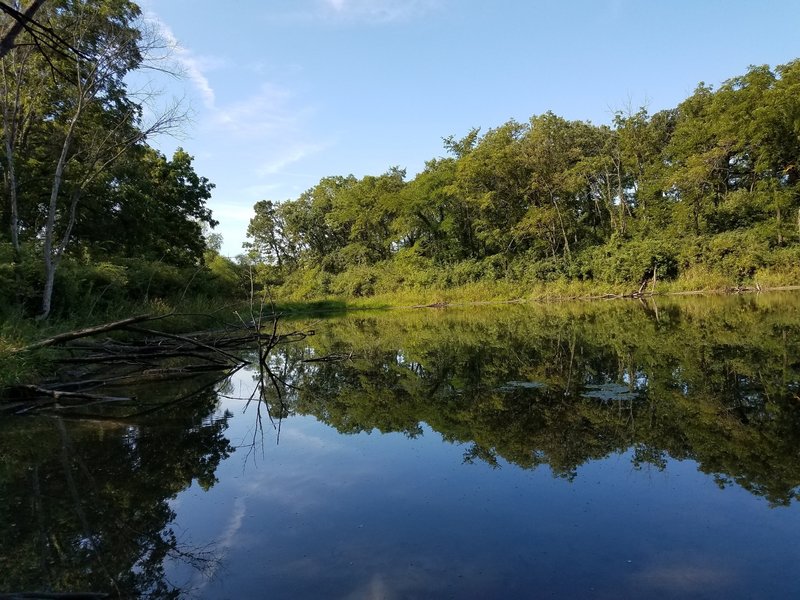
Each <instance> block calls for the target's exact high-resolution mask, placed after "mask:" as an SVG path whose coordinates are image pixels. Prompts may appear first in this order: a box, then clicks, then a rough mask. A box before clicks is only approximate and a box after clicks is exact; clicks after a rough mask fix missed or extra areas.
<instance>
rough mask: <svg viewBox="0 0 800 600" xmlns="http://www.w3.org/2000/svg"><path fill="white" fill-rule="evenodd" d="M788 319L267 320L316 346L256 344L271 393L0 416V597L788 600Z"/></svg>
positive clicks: (182, 391)
mask: <svg viewBox="0 0 800 600" xmlns="http://www.w3.org/2000/svg"><path fill="white" fill-rule="evenodd" d="M798 309H800V295H797V294H771V295H762V296H738V297H726V298H688V299H681V300H678V299H676V300H670V301H666V300H658V302H657V304H656V303H654V302H653V300H652V299H651V300H649V301H647V302H633V301H632V302H624V301H614V302H598V303H591V304H569V305H566V304H561V305H547V306H540V305H532V306H501V307H493V308H482V309H479V308H475V307H472V308H466V309H447V310H424V311H391V312H385V313H378V312H376V313H355V314H350V315H347V316H344V317H334V318H329V319H321V320H318V321H316V322H314V323H308V322H302V323H299V322H294V323H292V322H284V323H283V327H285V328H288V329H299V328H308V327H313V328H314V329H315V331H316V335H314V336H313V337H310V338H307V339H306V340H305V341H304V342H300V343H296V344H290V345H285V346H282V347H280V348H279V350H278V351H276V352H275V353H274V354H273V355H272V357H271V363H270V366H271V368H272V371H273V372H274V374H275V375H276V377H277V378H278V379H280V380H282V381H284V382H286V384H288V385H287V386H283V385H281V384H280V383H279V384H278V388H279V389H280V390H281V398H280V399H279V398H278V396H277V393H276V391H275V389H274V387H273V386H272V385H271V383H267V385H266V386H265V387H264V388H263V389H259V387H258V379H259V378H258V375H257V373H254V372H246V371H240V372H238V373H236V374H235V375H234V376H233V377H232V378H231V379H230V380H229V381H227V382H225V383H224V384H223V385H221V386H217V388H214V389H212V390H209V391H206V392H204V393H201V394H199V395H194V396H190V397H189V398H188V399H186V400H183V401H181V402H178V403H174V402H170V401H171V400H174V399H175V398H181V397H184V396H186V395H187V392H189V391H191V390H192V389H194V388H197V387H199V386H200V385H201V384H202V383H203V382H202V381H200V380H197V381H184V382H181V383H180V384H179V385H177V384H176V385H164V384H160V385H156V386H153V385H151V386H150V387H144V388H142V389H140V390H139V391H138V395H139V398H140V399H141V400H142V402H145V403H154V407H155V408H157V410H154V411H152V412H150V413H149V414H148V415H146V416H141V417H137V418H129V415H127V414H125V412H124V411H118V412H117V413H114V414H108V413H106V414H102V415H101V414H91V415H88V416H87V414H88V409H86V410H85V411H84V414H82V415H78V414H77V413H75V412H73V413H70V415H72V418H70V419H66V418H55V417H30V418H19V417H15V418H9V417H5V418H4V420H2V421H0V457H1V462H0V592H9V591H25V590H57V591H76V590H81V591H89V590H92V591H108V592H111V593H115V594H119V595H122V596H125V597H134V596H142V597H158V598H160V597H197V598H431V597H437V598H438V597H443V598H541V597H566V598H641V597H650V598H789V597H796V594H797V581H798V579H799V578H800V508H798V499H799V498H800V352H799V350H800V310H798ZM320 358H324V360H318V359H320ZM309 359H312V360H311V361H309ZM193 386H194V388H193ZM254 393H255V396H254V399H253V400H252V401H251V402H249V403H248V402H247V399H248V398H250V397H251V396H253V394H254ZM260 400H263V402H262V401H260ZM77 416H80V418H75V417H77Z"/></svg>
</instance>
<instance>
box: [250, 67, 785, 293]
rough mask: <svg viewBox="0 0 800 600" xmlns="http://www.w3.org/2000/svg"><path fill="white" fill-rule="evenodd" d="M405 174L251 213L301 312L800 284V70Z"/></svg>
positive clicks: (553, 120) (508, 126) (474, 141)
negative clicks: (356, 302) (511, 291)
mask: <svg viewBox="0 0 800 600" xmlns="http://www.w3.org/2000/svg"><path fill="white" fill-rule="evenodd" d="M444 146H445V149H446V150H447V151H448V153H449V156H447V157H443V158H436V159H433V160H430V161H429V162H427V163H426V166H425V169H424V170H423V171H422V172H421V173H419V174H418V175H417V176H416V177H414V178H413V179H411V180H410V181H407V180H406V177H405V172H404V171H403V170H402V169H400V168H392V169H390V170H389V171H387V172H386V173H384V174H382V175H379V176H366V177H363V178H362V179H358V178H356V177H354V176H352V175H350V176H347V177H342V176H336V177H326V178H324V179H322V180H321V181H320V182H319V184H317V185H316V186H314V187H313V188H311V189H309V190H307V191H306V192H304V193H303V194H302V195H301V196H300V197H299V198H297V199H294V200H290V201H285V202H281V203H275V202H272V201H269V200H265V201H261V202H259V203H257V204H256V206H255V216H254V217H253V219H252V220H251V222H250V226H249V228H248V236H249V238H250V242H249V244H248V245H247V246H248V247H249V249H250V251H251V252H252V253H253V254H254V255H255V256H257V257H258V258H259V259H260V261H261V262H262V264H263V265H264V266H263V272H264V275H265V278H266V279H267V281H270V282H272V283H277V284H281V285H282V286H283V292H284V293H285V294H287V295H288V296H295V297H298V298H299V297H312V296H322V295H347V296H353V295H355V296H358V295H362V296H363V295H371V294H373V293H381V292H391V291H392V290H396V289H399V288H400V287H405V288H409V287H410V288H414V287H419V288H424V287H425V286H433V287H438V288H443V289H444V288H448V287H453V286H460V285H464V284H469V283H471V282H477V281H488V280H492V281H496V280H505V281H514V282H518V283H521V284H523V285H524V284H528V283H542V282H554V281H576V280H577V281H584V282H605V283H610V284H631V285H634V286H638V285H639V284H641V283H643V282H645V281H652V280H653V279H656V280H657V281H665V280H675V279H680V278H683V279H691V280H693V281H696V282H698V284H700V285H706V284H708V283H712V282H715V281H722V282H727V283H729V284H731V285H736V284H742V283H749V282H754V281H755V282H756V283H757V282H758V281H757V280H758V277H759V276H761V277H762V278H766V279H769V278H770V277H771V278H772V279H771V280H776V281H781V282H787V281H794V282H796V281H797V275H798V271H797V268H796V266H797V265H798V264H800V251H798V245H797V242H798V240H799V239H800V212H798V209H799V208H800V187H798V176H799V175H800V172H799V171H798V168H799V167H798V165H799V164H800V162H799V161H800V61H798V60H796V61H793V62H791V63H789V64H786V65H782V66H779V67H776V68H775V69H770V68H769V67H766V66H761V67H751V68H750V69H749V70H748V72H747V73H746V74H745V75H743V76H741V77H735V78H733V79H730V80H728V81H726V82H724V83H723V84H722V85H721V86H720V87H719V88H718V89H716V90H715V89H713V88H712V87H711V86H708V85H705V84H700V85H699V86H698V87H697V89H696V90H695V92H694V93H693V94H692V95H691V96H690V97H689V98H687V99H686V100H685V101H684V102H682V103H681V104H680V105H679V106H677V107H676V108H673V109H669V110H663V111H660V112H657V113H655V114H649V113H648V112H647V111H646V110H645V109H641V110H639V111H638V112H628V113H625V112H618V113H617V114H616V115H615V116H614V119H613V123H612V125H610V126H608V125H593V124H591V123H589V122H585V121H569V120H566V119H563V118H561V117H559V116H557V115H555V114H553V113H546V114H544V115H540V116H535V117H533V118H531V119H530V121H528V122H527V123H519V122H516V121H509V122H507V123H505V124H504V125H502V126H500V127H497V128H495V129H490V130H488V131H486V132H485V133H481V132H480V131H479V130H478V129H474V130H472V131H470V132H469V133H468V134H467V135H466V136H464V137H463V138H455V137H452V136H451V137H448V138H445V140H444Z"/></svg>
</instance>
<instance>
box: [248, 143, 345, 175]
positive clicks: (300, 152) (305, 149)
mask: <svg viewBox="0 0 800 600" xmlns="http://www.w3.org/2000/svg"><path fill="white" fill-rule="evenodd" d="M329 146H330V144H295V145H293V146H292V147H289V148H286V149H285V150H283V151H282V152H281V153H280V155H279V156H277V157H275V158H273V159H270V160H268V161H266V162H265V163H263V164H262V165H261V166H260V167H259V168H258V169H257V170H256V174H257V175H259V176H262V177H263V176H265V175H275V174H277V173H280V172H281V171H283V170H284V169H285V168H286V167H288V166H289V165H291V164H293V163H296V162H298V161H301V160H303V159H304V158H306V157H308V156H311V155H313V154H316V153H317V152H321V151H323V150H325V149H326V148H328V147H329Z"/></svg>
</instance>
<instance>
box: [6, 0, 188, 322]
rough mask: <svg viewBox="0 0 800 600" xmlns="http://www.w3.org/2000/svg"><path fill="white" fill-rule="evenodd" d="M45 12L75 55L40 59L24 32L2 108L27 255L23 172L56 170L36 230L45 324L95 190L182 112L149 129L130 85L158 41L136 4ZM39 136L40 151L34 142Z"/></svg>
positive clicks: (13, 200) (74, 4) (119, 0)
mask: <svg viewBox="0 0 800 600" xmlns="http://www.w3.org/2000/svg"><path fill="white" fill-rule="evenodd" d="M38 14H39V16H40V17H41V19H42V20H44V19H45V18H46V19H47V21H48V23H50V24H51V25H50V26H49V27H50V31H51V32H52V34H53V35H54V36H56V37H57V39H59V40H62V41H63V42H64V44H66V46H67V47H68V48H69V49H70V50H71V52H69V53H66V52H64V51H62V50H61V49H60V48H55V47H43V46H41V45H38V46H37V48H38V49H39V50H40V52H37V53H32V52H31V51H30V48H29V47H27V46H25V45H23V44H22V42H26V41H27V42H28V43H36V40H33V42H31V40H29V39H28V38H30V37H32V36H34V35H35V34H34V33H32V32H31V31H26V32H24V33H23V34H21V35H20V37H19V39H20V40H21V45H20V46H19V47H17V48H15V49H14V50H12V51H11V52H10V53H9V54H8V55H7V56H6V57H4V58H3V63H4V64H3V100H4V106H3V111H2V112H3V121H4V122H3V126H4V137H5V141H6V143H5V154H6V157H5V158H6V160H5V163H6V165H7V168H6V171H7V172H6V190H7V192H8V195H9V204H10V218H9V225H10V228H11V238H12V243H13V244H14V245H15V250H16V251H17V252H18V251H19V243H20V242H19V240H20V234H21V233H22V228H23V227H26V226H27V227H31V225H32V224H31V223H25V222H24V221H21V220H20V218H19V213H20V207H19V205H18V204H19V203H18V194H17V190H18V188H19V180H18V177H17V175H18V169H17V166H18V165H19V163H20V161H23V162H31V163H32V165H31V166H33V167H34V168H35V169H36V170H38V171H39V174H42V173H45V172H47V173H49V174H48V179H49V185H48V188H49V189H48V192H47V196H48V201H47V202H46V203H45V205H44V207H43V208H44V211H43V215H42V222H40V223H38V226H37V227H36V228H35V229H34V230H31V231H29V233H30V234H33V235H35V236H36V238H37V239H38V241H39V242H40V243H41V248H42V258H43V272H44V289H43V292H42V309H41V315H40V316H41V317H42V318H45V317H46V316H47V315H48V314H49V313H50V310H51V304H52V293H53V285H54V281H55V274H56V270H57V269H58V266H59V264H60V262H61V260H62V258H63V256H64V254H65V252H66V250H67V248H68V246H69V245H70V243H71V241H72V238H73V233H74V228H75V225H76V222H77V221H78V220H79V207H80V206H82V202H83V198H84V195H85V193H86V192H87V190H89V189H90V188H91V186H93V185H96V182H97V180H98V179H100V178H102V177H103V176H104V175H105V174H106V173H107V171H108V169H109V168H110V167H111V166H112V165H113V164H114V163H115V162H116V161H117V160H119V158H120V157H121V156H123V154H125V153H126V152H127V151H128V150H129V149H130V148H132V147H134V146H136V145H137V144H141V143H142V142H143V141H144V140H145V139H146V138H147V137H148V136H150V135H153V134H155V133H157V132H160V131H164V130H167V129H169V128H171V127H173V126H174V125H175V124H176V122H177V120H179V115H178V113H177V110H176V107H172V108H170V109H167V110H166V111H164V112H163V113H162V114H160V115H159V116H158V117H156V118H155V119H154V120H153V121H152V122H150V123H147V124H145V123H144V121H143V118H142V117H143V110H142V107H143V102H144V101H145V99H144V98H140V97H135V96H134V95H132V94H131V93H130V92H129V90H128V88H127V85H126V82H125V77H126V75H128V74H129V73H130V72H131V71H133V70H135V69H138V68H141V67H143V66H144V65H146V62H147V58H148V56H149V54H150V53H151V51H152V50H153V49H154V47H156V46H157V45H158V42H157V41H155V39H153V38H150V37H149V35H145V34H144V33H143V31H144V30H143V28H142V27H140V25H139V21H138V19H139V17H140V9H139V7H138V6H137V5H136V4H134V3H133V2H130V1H129V0H109V1H101V0H60V1H58V2H53V3H51V4H46V5H45V6H43V7H42V8H41V9H40V11H39V13H38ZM31 138H35V140H36V142H37V144H36V146H35V147H34V146H32V145H31V144H30V143H29V142H28V140H29V139H31ZM32 159H34V160H32ZM38 206H39V200H38V198H37V199H36V200H35V207H36V208H38ZM32 208H33V207H28V209H27V212H28V214H30V213H31V212H32V211H31V209H32Z"/></svg>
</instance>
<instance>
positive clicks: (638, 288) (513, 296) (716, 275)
mask: <svg viewBox="0 0 800 600" xmlns="http://www.w3.org/2000/svg"><path fill="white" fill-rule="evenodd" d="M390 278H391V275H388V276H387V275H383V276H378V277H367V278H366V282H367V284H368V285H361V286H357V288H356V290H365V289H366V290H368V291H367V292H366V293H364V292H363V291H362V292H361V293H358V292H357V293H350V294H348V293H342V292H341V291H340V290H341V288H342V287H345V286H343V285H341V283H340V282H337V281H335V280H333V281H331V282H329V283H328V285H324V284H323V285H317V286H310V285H304V286H298V285H297V282H296V281H291V280H290V281H288V282H287V283H286V284H284V285H283V286H278V287H275V288H274V289H273V292H274V294H275V296H276V300H277V302H278V304H279V306H280V308H281V310H285V311H289V312H299V313H308V312H331V311H337V310H347V309H381V308H399V307H408V306H421V305H422V306H424V305H449V304H477V303H485V302H512V301H518V302H519V301H521V302H540V301H541V302H548V301H566V300H572V299H592V298H598V299H600V298H609V297H615V296H620V297H625V296H631V295H634V294H637V293H640V292H641V293H646V294H655V295H670V294H686V293H730V292H740V291H745V290H762V291H766V290H770V289H785V288H794V287H796V286H800V267H798V268H780V269H763V270H760V271H758V272H757V273H756V274H755V275H754V276H752V277H749V278H746V279H743V278H741V277H736V276H730V275H725V274H722V273H720V272H718V271H711V270H706V269H703V268H700V267H697V268H693V269H689V270H687V271H686V272H684V273H683V274H681V275H680V276H679V277H678V278H676V279H673V280H669V281H662V280H658V279H656V281H655V282H654V281H653V280H652V279H651V280H649V281H646V282H644V285H642V283H639V284H633V283H610V282H599V281H594V280H586V281H579V280H568V279H565V278H559V279H556V280H553V281H534V282H527V281H519V280H514V279H512V278H499V279H493V280H480V281H471V282H467V283H463V284H460V285H450V286H442V285H437V284H436V283H435V282H434V283H432V284H429V283H428V282H427V281H425V278H424V277H420V280H418V281H409V280H407V279H406V280H404V279H398V280H394V281H391V279H390ZM431 279H432V278H431ZM326 288H327V289H329V290H330V289H331V288H332V289H333V290H337V288H339V289H338V290H337V291H338V293H336V292H335V291H334V292H333V293H330V292H329V293H321V292H320V290H324V289H326Z"/></svg>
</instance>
